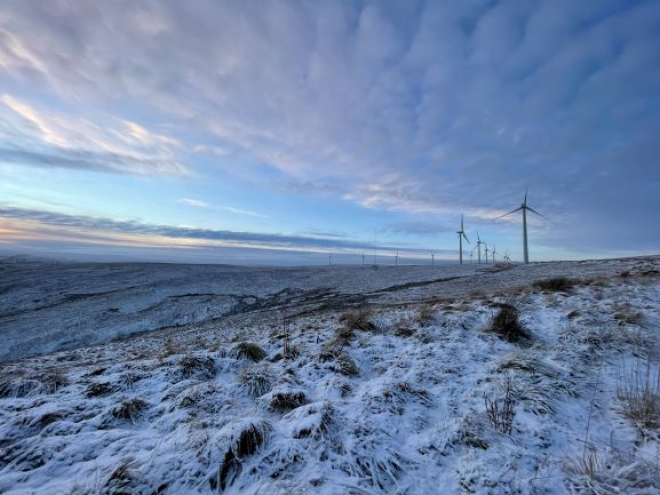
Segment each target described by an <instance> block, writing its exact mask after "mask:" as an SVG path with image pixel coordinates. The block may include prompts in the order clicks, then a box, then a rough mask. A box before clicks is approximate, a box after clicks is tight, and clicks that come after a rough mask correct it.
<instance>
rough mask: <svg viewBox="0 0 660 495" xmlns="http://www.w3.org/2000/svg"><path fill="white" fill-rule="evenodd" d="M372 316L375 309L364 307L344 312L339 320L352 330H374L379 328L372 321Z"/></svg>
mask: <svg viewBox="0 0 660 495" xmlns="http://www.w3.org/2000/svg"><path fill="white" fill-rule="evenodd" d="M372 318H373V311H372V310H371V309H369V308H362V309H356V310H353V311H347V312H345V313H343V314H342V315H341V316H340V318H339V321H340V322H342V323H343V324H344V325H346V327H347V328H348V329H350V330H363V331H367V332H373V331H375V330H377V327H376V325H375V324H374V322H373V321H372Z"/></svg>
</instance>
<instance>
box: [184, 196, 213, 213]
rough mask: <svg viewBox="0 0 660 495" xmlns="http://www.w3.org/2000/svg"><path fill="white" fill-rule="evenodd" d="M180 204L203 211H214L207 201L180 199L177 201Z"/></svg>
mask: <svg viewBox="0 0 660 495" xmlns="http://www.w3.org/2000/svg"><path fill="white" fill-rule="evenodd" d="M177 201H178V202H179V203H183V204H184V205H188V206H192V207H194V208H202V209H203V210H211V211H212V210H213V209H212V208H211V205H210V204H208V203H207V202H206V201H201V200H199V199H192V198H179V199H177Z"/></svg>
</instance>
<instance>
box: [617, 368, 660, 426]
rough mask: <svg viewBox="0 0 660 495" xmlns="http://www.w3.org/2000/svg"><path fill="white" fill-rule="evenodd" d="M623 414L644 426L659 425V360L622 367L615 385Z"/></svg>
mask: <svg viewBox="0 0 660 495" xmlns="http://www.w3.org/2000/svg"><path fill="white" fill-rule="evenodd" d="M617 397H618V399H619V400H620V401H621V405H622V409H623V414H624V415H625V416H626V417H627V418H629V419H631V420H633V421H635V422H637V423H639V424H640V425H642V426H643V427H645V428H650V429H651V428H659V427H660V360H658V359H655V360H653V359H649V358H646V359H644V360H642V361H638V362H637V363H636V364H635V365H634V366H626V365H624V366H623V367H622V370H621V373H620V375H619V383H618V386H617Z"/></svg>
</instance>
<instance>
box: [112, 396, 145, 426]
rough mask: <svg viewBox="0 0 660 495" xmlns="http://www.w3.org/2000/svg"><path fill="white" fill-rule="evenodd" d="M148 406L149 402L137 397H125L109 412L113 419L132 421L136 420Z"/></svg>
mask: <svg viewBox="0 0 660 495" xmlns="http://www.w3.org/2000/svg"><path fill="white" fill-rule="evenodd" d="M148 407H149V403H148V402H146V401H144V400H142V399H140V398H138V397H134V398H132V399H127V400H125V401H122V402H121V404H119V405H118V406H116V407H114V408H113V409H112V410H111V411H110V414H111V416H112V417H113V418H115V419H123V420H128V421H131V422H133V423H135V422H136V421H137V419H138V418H139V417H140V415H141V414H142V413H143V412H144V411H145V410H146V409H147V408H148Z"/></svg>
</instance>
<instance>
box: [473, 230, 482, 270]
mask: <svg viewBox="0 0 660 495" xmlns="http://www.w3.org/2000/svg"><path fill="white" fill-rule="evenodd" d="M482 244H486V243H485V242H484V241H482V240H481V238H480V237H479V231H478V230H477V245H476V246H474V248H473V249H472V253H474V250H475V249H476V250H477V255H478V260H479V264H481V245H482ZM472 253H470V256H471V255H472Z"/></svg>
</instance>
